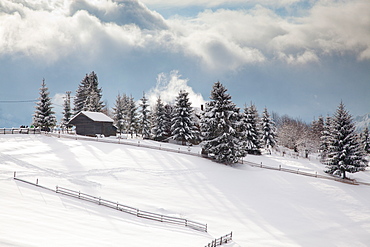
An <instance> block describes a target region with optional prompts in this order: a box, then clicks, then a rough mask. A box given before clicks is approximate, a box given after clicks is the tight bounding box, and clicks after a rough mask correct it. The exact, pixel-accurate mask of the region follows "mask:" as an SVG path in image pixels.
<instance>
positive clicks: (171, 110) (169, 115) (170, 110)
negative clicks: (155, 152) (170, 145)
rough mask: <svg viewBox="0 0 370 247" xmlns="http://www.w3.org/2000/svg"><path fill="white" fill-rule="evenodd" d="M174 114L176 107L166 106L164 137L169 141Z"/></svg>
mask: <svg viewBox="0 0 370 247" xmlns="http://www.w3.org/2000/svg"><path fill="white" fill-rule="evenodd" d="M173 114H174V106H173V105H171V104H166V105H165V106H164V126H165V127H164V129H165V135H164V137H165V138H166V139H167V140H168V139H169V138H170V137H171V125H172V122H171V121H172V118H173Z"/></svg>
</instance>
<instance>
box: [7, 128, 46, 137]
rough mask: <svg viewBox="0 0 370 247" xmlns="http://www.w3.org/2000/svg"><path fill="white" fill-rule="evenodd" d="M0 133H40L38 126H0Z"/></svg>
mask: <svg viewBox="0 0 370 247" xmlns="http://www.w3.org/2000/svg"><path fill="white" fill-rule="evenodd" d="M0 134H4V135H5V134H41V129H40V128H0Z"/></svg>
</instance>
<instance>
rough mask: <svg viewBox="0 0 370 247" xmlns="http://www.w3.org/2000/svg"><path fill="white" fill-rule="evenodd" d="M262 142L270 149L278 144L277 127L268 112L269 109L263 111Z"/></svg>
mask: <svg viewBox="0 0 370 247" xmlns="http://www.w3.org/2000/svg"><path fill="white" fill-rule="evenodd" d="M261 131H262V133H261V142H262V145H263V146H264V147H265V148H267V149H269V148H273V147H274V146H275V144H276V140H275V136H276V134H275V132H276V131H275V125H274V122H273V121H272V120H271V118H270V115H269V113H268V112H267V108H265V110H264V111H263V114H262V118H261Z"/></svg>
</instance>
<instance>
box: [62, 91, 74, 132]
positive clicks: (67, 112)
mask: <svg viewBox="0 0 370 247" xmlns="http://www.w3.org/2000/svg"><path fill="white" fill-rule="evenodd" d="M71 117H72V112H71V91H67V92H66V96H65V99H64V103H63V118H62V121H61V126H62V127H63V128H66V129H67V132H68V131H69V129H70V128H71V127H72V125H70V124H68V123H69V121H70V120H71Z"/></svg>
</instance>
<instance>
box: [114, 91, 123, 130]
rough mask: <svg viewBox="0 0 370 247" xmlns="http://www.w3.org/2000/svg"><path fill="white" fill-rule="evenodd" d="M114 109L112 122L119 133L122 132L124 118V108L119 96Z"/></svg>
mask: <svg viewBox="0 0 370 247" xmlns="http://www.w3.org/2000/svg"><path fill="white" fill-rule="evenodd" d="M114 106H115V107H113V120H114V124H115V125H116V126H117V129H118V131H119V133H122V132H123V130H124V122H125V120H124V118H125V115H124V113H125V106H124V102H123V100H122V97H121V95H120V94H118V95H117V98H116V102H115V105H114Z"/></svg>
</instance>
